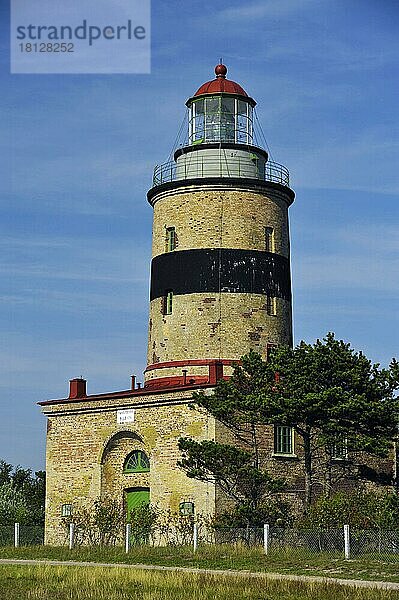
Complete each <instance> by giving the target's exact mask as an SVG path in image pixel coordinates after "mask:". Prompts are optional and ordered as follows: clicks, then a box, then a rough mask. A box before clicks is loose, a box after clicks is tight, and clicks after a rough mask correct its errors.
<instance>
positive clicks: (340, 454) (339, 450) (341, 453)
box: [330, 437, 348, 460]
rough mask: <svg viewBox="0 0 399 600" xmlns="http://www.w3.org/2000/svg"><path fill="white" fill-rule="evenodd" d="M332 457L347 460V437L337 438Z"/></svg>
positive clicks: (332, 448) (332, 449)
mask: <svg viewBox="0 0 399 600" xmlns="http://www.w3.org/2000/svg"><path fill="white" fill-rule="evenodd" d="M330 451H331V458H332V459H333V460H345V459H346V458H348V440H347V438H345V437H340V438H339V439H337V441H336V442H335V444H333V446H332V447H331V450H330Z"/></svg>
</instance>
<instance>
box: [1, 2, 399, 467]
mask: <svg viewBox="0 0 399 600" xmlns="http://www.w3.org/2000/svg"><path fill="white" fill-rule="evenodd" d="M93 2H94V0H93ZM7 4H8V3H7V2H6V1H5V0H1V9H0V10H1V12H0V16H1V38H0V39H1V42H0V44H1V45H0V89H1V95H0V105H1V111H0V114H1V116H0V119H1V132H2V135H1V140H0V153H1V160H0V190H1V194H0V199H1V207H0V214H1V221H0V227H1V237H0V246H1V253H0V256H1V263H0V269H1V278H0V307H1V308H0V326H1V346H0V365H1V370H2V374H1V379H0V387H1V404H0V423H1V428H0V457H2V458H4V459H5V460H7V461H9V462H12V463H14V464H16V463H20V464H22V465H24V466H30V467H33V468H35V469H37V468H43V466H44V448H45V419H44V417H43V416H42V415H41V414H40V411H39V409H38V407H37V406H36V404H35V403H36V402H37V401H39V400H42V399H48V398H57V397H65V396H66V395H67V386H68V383H67V382H68V380H69V379H70V378H72V377H76V376H80V375H83V376H84V377H85V378H87V379H88V390H89V393H96V392H104V391H110V390H117V389H126V388H128V387H129V375H130V374H131V373H136V374H137V375H138V376H139V381H140V380H142V378H140V374H141V373H142V371H143V369H144V367H145V355H146V336H147V307H148V277H149V256H150V243H151V219H152V214H151V208H150V207H149V205H148V204H147V202H146V192H147V190H148V188H149V187H151V177H152V168H153V166H154V164H155V163H158V162H162V161H164V160H166V159H167V157H168V155H169V153H170V150H171V147H172V145H173V141H174V139H175V137H176V133H177V131H178V128H179V126H180V123H181V121H182V119H183V116H184V110H185V106H184V102H185V100H186V99H187V98H188V97H189V96H190V95H192V94H193V93H194V92H195V90H196V89H197V88H198V87H199V86H200V85H201V84H202V83H203V82H205V81H207V80H209V79H211V78H212V76H213V68H214V66H215V64H216V63H217V62H218V59H219V57H220V56H222V57H223V60H224V62H225V63H226V64H227V66H228V67H229V75H228V76H229V77H230V78H231V79H233V80H235V81H237V82H239V83H240V84H241V85H242V86H243V87H244V88H245V89H246V90H247V92H248V93H249V94H250V95H251V96H252V97H254V98H255V99H256V100H257V102H258V107H257V109H258V116H259V119H260V121H261V123H262V127H263V130H264V132H265V135H266V138H267V141H268V144H269V146H270V147H271V150H272V154H273V158H274V160H277V161H278V162H282V163H283V164H285V165H287V167H288V168H289V169H290V172H291V176H292V187H293V188H294V189H295V192H296V194H297V198H296V202H295V203H294V205H293V207H292V208H291V236H292V270H293V294H294V332H295V341H296V342H298V341H300V340H301V339H305V340H306V341H313V340H314V339H315V338H316V337H321V336H323V335H324V334H325V333H326V332H327V331H330V330H332V331H335V332H336V334H337V336H338V337H341V338H344V339H346V340H349V341H351V342H352V344H353V346H354V347H355V348H357V349H363V350H364V351H365V353H366V354H367V355H368V356H369V357H370V358H371V359H373V360H374V361H376V362H377V361H378V362H381V363H382V364H387V363H388V362H389V360H390V358H391V357H392V356H394V355H396V356H397V355H398V344H397V339H398V316H397V315H398V292H399V278H398V273H399V268H398V267H399V258H398V251H399V240H398V202H399V168H398V149H399V132H398V128H399V125H398V123H399V119H398V91H399V90H398V87H399V86H398V81H399V72H398V71H399V68H398V56H399V40H398V35H397V32H398V25H399V6H398V4H397V2H395V1H390V0H324V1H323V0H279V1H276V0H275V1H269V0H259V1H258V0H248V1H247V2H238V1H236V0H232V1H231V2H225V1H222V0H212V2H211V1H209V0H201V1H199V0H190V1H189V2H187V1H180V0H169V1H168V2H165V1H161V0H153V4H152V36H153V38H152V73H151V75H108V76H106V75H102V76H94V75H10V69H9V52H8V40H9V34H8V28H9V23H8V20H9V15H8V7H7Z"/></svg>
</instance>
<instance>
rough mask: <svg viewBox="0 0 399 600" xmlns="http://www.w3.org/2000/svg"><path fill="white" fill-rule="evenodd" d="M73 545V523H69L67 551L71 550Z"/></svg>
mask: <svg viewBox="0 0 399 600" xmlns="http://www.w3.org/2000/svg"><path fill="white" fill-rule="evenodd" d="M74 543H75V523H69V549H70V550H72V548H73V545H74Z"/></svg>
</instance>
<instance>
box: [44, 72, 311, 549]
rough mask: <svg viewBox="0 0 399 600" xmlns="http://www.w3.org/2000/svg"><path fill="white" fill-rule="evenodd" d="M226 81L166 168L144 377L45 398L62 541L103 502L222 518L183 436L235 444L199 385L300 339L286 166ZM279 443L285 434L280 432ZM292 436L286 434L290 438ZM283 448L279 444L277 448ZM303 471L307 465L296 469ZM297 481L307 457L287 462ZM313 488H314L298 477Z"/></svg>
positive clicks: (202, 98)
mask: <svg viewBox="0 0 399 600" xmlns="http://www.w3.org/2000/svg"><path fill="white" fill-rule="evenodd" d="M215 73H216V78H215V79H213V80H212V81H209V82H208V83H205V84H204V85H202V86H201V87H200V88H199V89H198V91H197V92H196V93H195V94H194V95H193V96H192V97H191V98H189V100H188V101H187V114H188V127H187V132H186V136H187V137H186V140H185V142H184V143H183V144H182V145H181V146H180V147H179V148H178V149H177V150H176V151H175V152H174V156H173V161H172V162H168V163H166V164H163V165H159V166H157V167H156V168H155V172H154V182H153V187H152V188H151V189H150V191H149V192H148V200H149V202H150V204H151V205H152V207H153V210H154V222H153V244H152V263H151V297H150V319H149V335H148V362H147V368H146V371H145V383H144V386H141V384H138V383H137V384H136V381H135V377H134V376H133V377H132V381H131V387H130V389H123V390H119V391H113V392H107V393H101V394H88V393H87V387H86V381H85V380H84V379H82V378H79V379H72V380H71V381H70V387H69V396H68V397H66V398H59V399H55V400H45V401H43V402H40V405H41V407H42V411H43V413H44V414H45V415H46V416H47V420H48V422H47V458H46V465H47V467H46V471H47V484H46V494H47V496H46V543H49V544H56V545H61V544H63V543H64V542H65V531H64V528H63V525H62V519H61V517H68V516H71V515H73V512H74V511H75V510H76V509H77V507H79V506H83V507H86V508H87V509H88V510H92V508H91V507H92V506H93V502H96V501H97V499H98V498H104V499H105V498H113V499H114V500H115V501H117V502H121V503H122V504H123V506H124V509H125V511H126V518H127V519H128V518H129V515H130V511H131V510H132V509H133V508H135V507H137V506H140V505H142V504H148V503H151V504H153V505H156V506H157V507H159V508H160V509H161V510H165V511H171V512H172V514H176V513H180V514H193V512H195V513H196V514H202V515H214V514H216V513H217V512H218V511H223V510H225V509H226V506H227V505H226V499H225V498H224V496H223V494H222V492H221V490H220V489H219V488H218V487H217V486H216V485H215V484H214V483H212V482H204V481H198V480H195V479H192V478H189V477H187V476H186V474H185V473H184V472H183V471H182V470H181V469H179V468H177V463H178V461H179V459H180V456H181V455H180V452H179V449H178V440H179V438H180V437H191V438H193V439H195V440H198V441H203V440H214V441H217V442H223V443H224V442H225V441H226V430H225V429H224V428H223V426H222V425H221V424H220V423H218V422H217V421H216V420H215V418H214V417H213V416H212V415H210V414H209V413H206V412H205V411H197V410H193V409H192V403H193V391H195V390H200V389H204V390H205V389H212V388H213V387H214V385H215V384H216V382H217V380H218V379H220V378H221V377H225V376H227V377H228V376H229V375H231V373H232V370H233V368H234V365H235V364H236V363H237V361H239V359H240V358H241V356H242V355H244V354H246V353H247V352H248V351H249V350H251V349H254V350H256V351H258V352H259V353H260V354H261V355H263V357H264V358H266V359H267V354H268V349H269V348H270V347H271V346H272V345H275V344H290V343H291V338H292V325H291V282H290V250H289V231H288V207H289V206H290V204H291V203H292V202H293V200H294V192H293V191H292V190H291V189H290V187H289V175H288V171H287V169H286V168H285V167H283V166H282V165H279V164H276V163H273V162H270V160H269V157H268V153H267V152H266V150H265V149H264V148H260V147H259V143H257V139H258V138H257V132H256V128H255V127H254V107H255V100H253V99H252V98H251V97H249V96H248V94H247V93H246V92H245V91H244V90H243V88H242V87H241V86H240V85H238V84H237V83H234V82H233V81H230V80H228V79H227V78H226V75H227V68H226V67H225V66H224V65H221V64H220V65H217V67H216V69H215ZM289 429H290V428H288V427H283V428H282V430H283V431H282V436H283V437H284V436H285V437H284V440H285V439H287V440H288V442H289V441H290V440H292V445H291V446H292V447H291V448H288V450H287V447H286V446H287V445H286V446H284V448H283V449H282V447H281V445H278V444H277V442H278V441H279V440H280V438H281V436H280V437H279V435H280V434H278V435H275V434H276V430H275V431H274V433H273V431H272V428H271V427H270V428H268V429H267V430H265V432H264V436H263V438H264V439H263V442H262V443H263V446H264V447H263V449H262V457H263V458H262V460H263V459H264V460H265V461H266V462H265V464H266V465H267V467H268V468H270V472H271V473H275V474H279V475H281V470H282V467H281V463H280V464H279V462H278V461H279V453H280V454H283V455H284V457H285V458H284V460H285V459H286V458H287V452H288V455H289V456H291V454H290V452H293V444H294V438H293V437H292V436H290V433H289V431H288V430H289ZM276 440H277V441H276ZM288 442H287V443H288ZM276 444H277V445H276ZM298 469H299V470H298ZM284 475H287V481H290V482H291V483H292V485H296V484H297V481H298V477H300V466H298V463H297V462H296V461H295V462H294V463H292V462H290V461H288V463H287V462H285V463H284ZM300 487H301V489H302V488H303V484H302V483H300Z"/></svg>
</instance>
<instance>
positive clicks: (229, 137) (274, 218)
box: [145, 64, 294, 388]
mask: <svg viewBox="0 0 399 600" xmlns="http://www.w3.org/2000/svg"><path fill="white" fill-rule="evenodd" d="M215 74H216V77H215V79H213V80H211V81H209V82H207V83H205V84H203V85H202V86H201V87H200V88H199V89H198V91H197V92H196V93H195V94H194V96H192V97H191V98H189V99H188V100H187V103H186V105H187V107H188V132H187V143H186V144H185V145H184V146H183V147H180V148H179V149H178V150H176V151H175V153H174V159H173V161H172V162H168V163H165V164H162V165H159V166H157V167H156V168H155V171H154V181H153V187H152V188H151V189H150V190H149V192H148V201H149V202H150V204H151V205H152V207H153V209H154V219H153V241H152V264H151V292H150V318H149V335H148V361H147V368H146V372H145V387H147V388H149V387H151V388H159V387H165V386H169V385H170V386H175V385H181V384H185V383H192V384H194V383H195V384H201V383H206V382H208V380H209V373H210V367H211V368H212V365H213V366H214V368H216V369H218V370H219V376H220V374H221V373H222V372H223V370H224V374H225V375H229V374H230V373H231V372H232V368H233V365H234V364H235V363H236V362H237V360H239V359H240V357H241V356H242V355H243V354H245V353H247V352H249V350H250V349H253V350H256V351H257V352H259V353H260V354H261V355H262V356H263V357H264V358H267V353H268V349H269V348H270V347H271V346H273V345H276V344H291V342H292V316H291V315H292V311H291V281H290V244H289V226H288V207H289V206H290V204H291V203H292V202H293V200H294V192H293V191H292V190H291V189H290V187H289V173H288V171H287V169H286V168H285V167H283V166H282V165H280V164H277V163H273V162H271V161H270V160H269V157H268V153H267V152H266V150H265V149H264V148H261V147H259V146H258V145H256V144H255V143H254V137H255V133H256V132H254V107H255V104H256V102H255V100H253V99H252V98H251V97H249V96H248V94H247V93H246V92H245V91H244V89H243V88H242V87H241V86H240V85H238V84H237V83H235V82H234V81H230V80H229V79H227V78H226V75H227V68H226V67H225V66H224V65H222V64H219V65H217V66H216V68H215Z"/></svg>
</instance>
